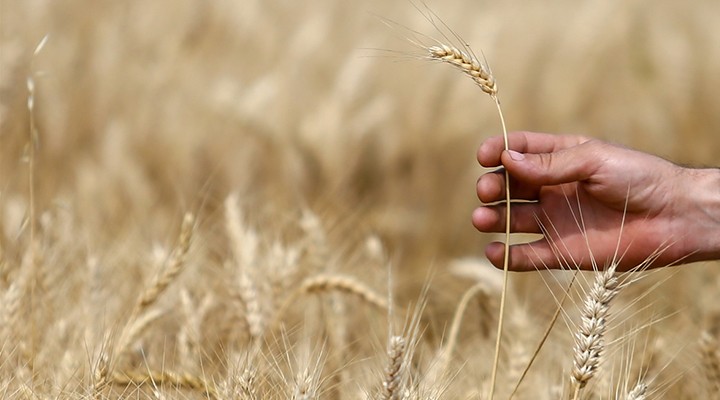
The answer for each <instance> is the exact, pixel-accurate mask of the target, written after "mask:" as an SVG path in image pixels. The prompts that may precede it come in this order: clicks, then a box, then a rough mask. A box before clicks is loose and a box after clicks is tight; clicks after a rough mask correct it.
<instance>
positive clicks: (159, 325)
mask: <svg viewBox="0 0 720 400" xmlns="http://www.w3.org/2000/svg"><path fill="white" fill-rule="evenodd" d="M433 13H434V14H436V15H434V14H433ZM718 16H720V2H718V1H715V0H690V1H686V2H676V1H671V0H657V1H650V0H631V1H620V0H611V1H584V2H576V1H570V0H551V1H545V2H523V1H520V0H510V1H495V2H486V1H469V0H459V1H446V2H440V1H436V2H433V3H428V4H424V3H420V2H415V3H414V2H411V1H406V0H400V1H394V0H393V1H381V0H366V1H364V2H351V1H332V0H302V1H286V0H268V1H264V0H209V1H190V0H175V1H170V0H156V1H139V0H128V1H91V0H84V1H83V0H57V1H51V0H0V398H2V399H59V400H65V399H68V400H75V399H205V398H210V399H242V400H250V399H258V400H261V399H298V400H299V399H328V400H335V399H338V400H344V399H383V400H400V399H403V400H411V399H418V400H419V399H468V400H470V399H488V398H490V397H491V396H492V395H489V392H490V391H491V389H490V386H491V385H492V384H491V382H490V381H491V375H492V371H493V364H494V363H493V357H494V354H495V341H496V336H497V323H498V319H499V318H501V316H500V313H499V303H500V297H501V292H502V291H503V287H502V280H503V272H502V271H501V270H498V269H496V268H494V267H492V266H491V265H490V264H489V262H488V261H487V260H486V259H485V258H484V252H483V249H484V247H485V245H487V244H488V243H490V242H491V241H497V240H504V235H501V234H486V233H480V232H478V231H477V230H476V229H475V228H474V227H473V226H472V224H471V218H470V216H471V213H472V211H473V209H474V208H476V207H478V206H479V205H480V202H479V200H478V199H477V196H476V191H475V190H476V189H475V188H476V180H477V179H478V177H479V176H480V175H481V174H483V173H485V172H488V170H486V169H484V168H482V167H480V166H479V165H478V162H477V160H476V150H477V148H478V146H479V145H480V143H482V142H483V141H484V140H486V139H487V138H489V137H491V136H497V135H501V134H502V128H501V125H500V121H499V119H498V117H497V112H496V108H495V105H494V104H493V102H492V101H491V100H490V99H489V98H488V96H487V95H486V94H485V93H483V91H482V90H481V88H479V87H478V86H477V85H475V84H473V83H472V82H471V81H470V80H468V79H467V78H466V77H463V76H462V74H460V73H458V72H457V71H453V70H452V68H449V67H447V66H442V65H439V63H438V62H433V60H431V59H430V58H429V57H428V56H427V54H426V53H424V52H423V49H422V48H421V47H420V46H418V43H417V41H418V40H421V41H424V43H430V44H434V43H435V42H433V39H437V40H440V41H442V40H444V39H443V34H445V35H448V32H454V33H456V34H457V35H458V37H455V36H452V33H451V34H450V37H451V38H452V39H453V40H455V41H456V42H459V41H460V40H461V39H459V37H461V38H462V41H464V42H462V43H461V44H462V45H464V44H465V42H466V43H467V44H468V45H469V46H471V47H472V48H473V49H474V50H475V51H476V53H477V54H478V55H480V57H481V58H483V61H484V62H486V63H487V64H488V65H489V66H490V67H491V69H492V74H493V76H494V78H495V79H496V81H497V88H498V97H499V98H500V99H501V100H502V107H503V112H504V114H505V118H506V121H507V124H508V128H509V129H510V130H528V131H538V132H549V133H572V134H582V135H586V136H589V137H594V138H599V139H603V140H607V141H611V142H614V143H618V144H622V145H625V146H628V147H632V148H635V149H638V150H641V151H645V152H649V153H652V154H656V155H659V156H661V157H664V158H667V159H668V160H671V161H673V162H675V163H678V164H683V165H688V166H714V167H719V166H720V93H719V92H718V88H720V24H719V23H718ZM433 22H434V23H433ZM481 52H482V53H481ZM629 190H632V188H630V189H629ZM570 200H571V201H572V200H573V199H570ZM582 206H583V205H582V204H579V207H580V208H582ZM693 234H694V233H693V232H678V233H677V237H671V238H663V239H667V240H668V241H673V240H679V238H681V237H683V236H684V235H693ZM718 235H720V232H718ZM530 239H537V237H531V236H526V235H521V234H517V235H513V241H517V242H519V241H525V240H530ZM589 246H590V247H591V248H592V243H589ZM603 262H604V260H603V261H602V262H600V264H603ZM570 269H571V270H565V271H557V270H555V271H548V270H540V271H537V272H523V273H517V272H511V273H510V275H509V285H508V288H507V292H506V296H507V305H506V307H507V308H506V310H505V314H504V316H503V317H502V318H503V320H504V325H505V328H504V329H505V330H504V332H505V333H504V336H503V338H502V342H501V347H500V352H499V364H498V370H497V371H498V373H497V385H496V387H495V389H494V390H493V391H494V398H497V399H508V398H515V399H576V400H577V399H636V400H638V399H720V262H718V261H713V262H704V263H695V264H690V265H686V266H675V267H669V268H660V269H652V270H647V271H641V272H633V273H621V274H618V275H617V276H612V277H610V276H606V274H604V273H603V272H602V271H595V272H579V273H578V272H576V271H573V270H572V268H570ZM597 285H600V286H601V288H604V289H605V290H607V291H608V292H607V294H606V296H605V297H604V298H603V299H604V300H602V301H600V300H597V299H595V300H592V298H593V297H592V296H594V295H597V290H595V289H593V287H594V286H597ZM568 288H570V289H568ZM620 289H622V290H620ZM610 300H612V303H611V304H610ZM589 301H596V302H597V305H596V306H597V307H599V308H600V309H601V310H602V313H603V314H602V315H601V317H599V318H598V319H599V320H600V321H601V324H602V325H603V327H604V328H605V329H606V330H605V331H604V334H603V335H601V336H602V337H601V338H600V341H601V342H603V347H602V350H601V351H600V352H599V360H598V361H599V362H598V365H597V366H596V367H594V369H593V377H592V379H589V381H588V382H586V384H585V383H583V387H582V390H580V389H579V388H577V387H576V386H577V385H576V384H575V382H574V381H573V379H574V378H573V377H572V376H573V375H572V373H573V372H572V371H573V367H574V365H576V364H577V354H575V355H574V354H573V353H574V351H576V347H574V344H575V342H576V340H577V335H578V334H577V332H578V330H579V329H581V325H582V324H583V323H584V322H583V321H584V319H585V318H586V314H585V313H584V311H583V308H584V307H585V306H586V305H587V303H588V302H589ZM554 317H557V319H555V318H554ZM551 325H552V329H551V330H549V331H548V327H549V326H551ZM548 332H549V333H548ZM546 333H547V334H546Z"/></svg>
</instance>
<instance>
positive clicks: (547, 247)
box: [472, 132, 720, 271]
mask: <svg viewBox="0 0 720 400" xmlns="http://www.w3.org/2000/svg"><path fill="white" fill-rule="evenodd" d="M509 142H510V148H511V149H512V150H514V151H511V152H506V151H504V143H503V138H502V137H499V136H498V137H492V138H490V139H487V140H486V141H485V142H483V143H482V145H481V146H480V148H479V149H478V161H479V162H480V164H481V165H482V166H484V167H499V166H504V167H505V168H506V169H507V171H508V173H509V175H510V195H511V196H512V198H513V200H518V199H522V200H531V201H533V202H528V203H515V202H513V204H512V206H511V222H510V225H511V232H526V233H544V234H545V236H544V237H543V239H541V240H538V241H535V242H532V243H527V244H517V245H513V246H511V247H510V266H509V267H510V269H511V270H515V271H527V270H535V269H543V268H545V267H547V268H562V267H565V268H567V267H570V268H574V267H576V266H577V267H579V268H582V269H592V268H593V263H592V261H591V259H592V258H594V260H595V261H596V262H597V267H598V268H603V266H604V264H606V263H609V262H611V261H612V260H613V258H614V257H615V255H617V259H619V260H620V261H619V264H618V270H628V269H632V268H635V267H636V266H638V265H640V264H641V263H642V262H643V261H645V260H646V259H648V258H652V257H656V258H655V259H654V260H652V262H651V263H650V264H649V265H648V266H649V267H656V266H664V265H670V264H676V263H682V262H691V261H700V260H709V259H717V258H720V170H715V169H692V168H684V167H680V166H678V165H675V164H673V163H671V162H669V161H666V160H664V159H662V158H659V157H656V156H653V155H650V154H646V153H642V152H639V151H636V150H631V149H628V148H625V147H621V146H618V145H614V144H610V143H607V142H603V141H600V140H594V139H589V138H586V137H582V136H569V135H552V134H544V133H533V132H514V133H512V134H511V135H510V136H509ZM504 185H505V176H504V173H502V171H495V172H490V173H487V174H484V175H483V176H481V177H480V178H479V179H478V182H477V194H478V198H479V199H480V200H481V201H482V202H484V203H493V202H498V201H502V200H504V199H505V195H504V193H505V191H504ZM578 205H579V209H578ZM623 214H624V218H623ZM504 216H505V205H504V204H496V205H484V206H482V207H479V208H477V209H476V210H475V211H474V212H473V216H472V221H473V225H475V227H476V228H477V229H478V230H480V231H482V232H504V231H505V217H504ZM623 221H624V222H623ZM541 225H542V226H543V227H544V228H545V232H542V230H541ZM503 252H504V248H503V244H502V243H499V242H493V243H490V244H489V245H488V246H487V247H486V249H485V253H486V255H487V257H488V259H489V260H490V261H491V262H492V263H493V264H494V265H495V266H498V267H500V266H502V262H503ZM591 254H592V257H591ZM563 259H564V260H565V261H564V262H561V261H559V260H563Z"/></svg>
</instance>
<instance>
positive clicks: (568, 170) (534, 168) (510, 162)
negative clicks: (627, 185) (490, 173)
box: [501, 141, 612, 186]
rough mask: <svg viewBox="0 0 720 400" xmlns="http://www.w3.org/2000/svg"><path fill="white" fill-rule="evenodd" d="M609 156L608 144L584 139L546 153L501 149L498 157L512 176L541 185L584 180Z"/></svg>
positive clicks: (610, 154) (610, 153)
mask: <svg viewBox="0 0 720 400" xmlns="http://www.w3.org/2000/svg"><path fill="white" fill-rule="evenodd" d="M611 156H612V151H610V148H609V146H608V145H606V144H604V143H602V142H599V141H587V142H584V143H582V144H579V145H577V146H573V147H569V148H566V149H562V150H558V151H553V152H548V153H537V154H535V153H525V154H523V153H517V152H513V151H510V152H502V155H501V158H502V164H503V165H504V166H505V168H507V170H508V172H509V173H510V175H512V176H513V178H515V179H517V180H519V181H523V182H531V183H532V184H533V185H536V186H544V185H559V184H563V183H570V182H576V181H583V180H587V179H589V178H591V177H592V176H593V175H594V174H595V173H596V172H597V171H598V170H599V169H600V167H601V166H602V165H603V163H605V162H606V159H607V158H608V157H611Z"/></svg>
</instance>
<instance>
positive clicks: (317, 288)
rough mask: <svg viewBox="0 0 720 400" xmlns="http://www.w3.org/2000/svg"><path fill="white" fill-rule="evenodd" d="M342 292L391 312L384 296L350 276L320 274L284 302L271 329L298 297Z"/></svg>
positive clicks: (307, 281) (305, 282) (302, 284)
mask: <svg viewBox="0 0 720 400" xmlns="http://www.w3.org/2000/svg"><path fill="white" fill-rule="evenodd" d="M332 291H337V292H342V293H347V294H351V295H353V296H356V297H357V298H359V299H360V300H362V301H363V302H364V303H366V304H368V305H370V306H373V307H374V308H376V309H378V310H380V311H382V312H386V311H387V310H389V306H388V301H387V300H385V299H384V298H383V297H382V296H380V295H378V294H377V293H375V291H373V290H372V289H371V288H370V287H369V286H367V285H366V284H364V283H362V282H360V281H358V280H357V279H355V278H353V277H350V276H343V275H326V274H320V275H316V276H311V277H309V278H305V280H304V281H303V282H302V283H301V284H300V287H299V288H298V289H296V290H295V291H294V292H293V293H291V294H290V295H289V296H287V298H286V299H285V300H284V301H283V303H282V305H281V306H280V308H278V310H277V312H276V313H275V315H274V316H273V319H272V322H271V323H270V325H269V327H270V329H274V328H275V327H276V325H277V324H278V323H280V321H281V320H282V318H283V317H284V316H285V313H286V312H287V311H288V309H289V308H290V307H291V306H292V305H293V303H294V302H295V301H296V300H297V299H298V297H300V296H302V295H304V294H307V293H322V292H332Z"/></svg>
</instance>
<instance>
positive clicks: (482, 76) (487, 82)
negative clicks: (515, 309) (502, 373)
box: [426, 44, 510, 400]
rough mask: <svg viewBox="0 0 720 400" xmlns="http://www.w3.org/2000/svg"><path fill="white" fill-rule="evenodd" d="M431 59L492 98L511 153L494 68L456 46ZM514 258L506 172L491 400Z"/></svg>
mask: <svg viewBox="0 0 720 400" xmlns="http://www.w3.org/2000/svg"><path fill="white" fill-rule="evenodd" d="M426 50H427V52H428V54H429V58H430V59H431V60H437V61H440V62H444V63H447V64H450V65H452V66H454V67H455V68H457V69H459V70H460V71H462V72H463V73H464V74H466V75H467V76H469V77H470V78H471V79H472V80H473V81H474V82H475V83H476V84H477V85H478V86H480V89H482V91H483V92H485V93H487V94H489V95H490V97H491V98H492V99H493V102H494V103H495V107H496V108H497V112H498V116H499V117H500V122H501V124H502V130H503V139H504V141H505V151H508V150H509V149H510V145H509V141H508V135H507V127H506V126H505V117H504V116H503V112H502V108H501V107H500V100H499V99H498V96H497V93H498V88H497V83H496V81H495V78H494V77H493V75H492V73H491V71H490V68H488V67H487V66H486V65H484V64H483V63H481V62H480V61H478V59H477V58H476V57H474V56H473V55H471V54H469V53H468V52H465V51H462V50H460V49H458V48H457V47H455V46H450V45H446V44H439V45H437V46H430V47H427V48H426ZM509 258H510V175H509V174H508V172H507V169H506V170H505V250H504V256H503V274H504V275H503V290H502V294H501V296H500V313H499V317H498V329H497V340H496V342H495V357H494V359H493V369H492V376H491V378H490V394H489V399H490V400H492V398H493V396H494V394H495V383H496V382H497V371H498V363H499V361H500V344H501V343H502V335H503V321H504V316H505V299H506V297H507V296H506V294H507V284H508V267H509Z"/></svg>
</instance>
